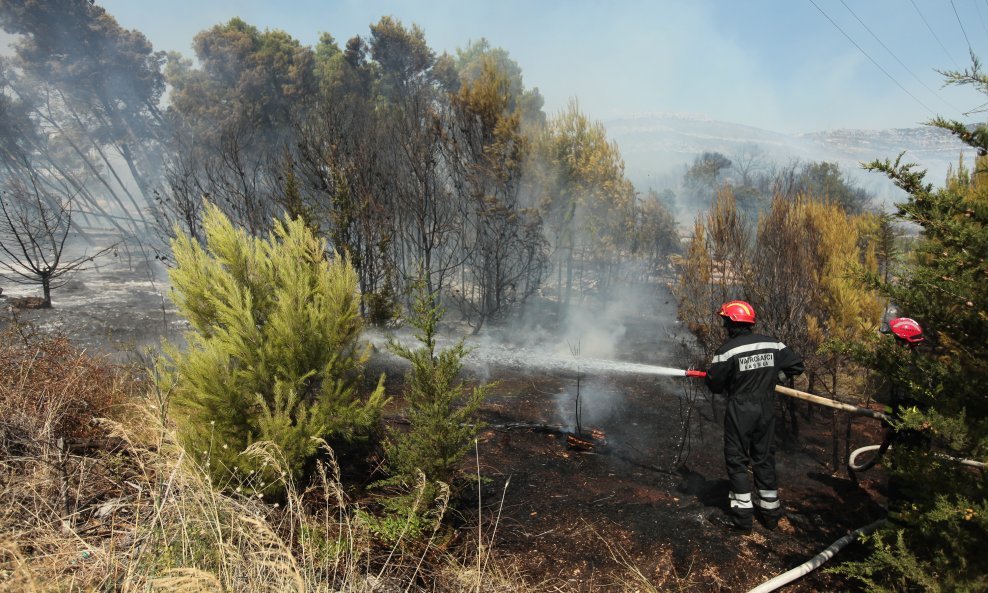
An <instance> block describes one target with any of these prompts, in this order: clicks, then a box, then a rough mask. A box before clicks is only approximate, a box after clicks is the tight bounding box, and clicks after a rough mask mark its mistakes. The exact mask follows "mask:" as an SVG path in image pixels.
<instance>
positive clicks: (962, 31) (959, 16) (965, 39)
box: [950, 0, 974, 52]
mask: <svg viewBox="0 0 988 593" xmlns="http://www.w3.org/2000/svg"><path fill="white" fill-rule="evenodd" d="M950 7H951V8H953V9H954V16H955V17H957V24H958V25H960V26H961V33H963V34H964V41H967V51H969V52H974V50H973V49H971V40H970V39H968V38H967V31H965V30H964V23H962V22H961V15H959V14H957V7H956V6H954V0H950Z"/></svg>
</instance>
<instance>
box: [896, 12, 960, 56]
mask: <svg viewBox="0 0 988 593" xmlns="http://www.w3.org/2000/svg"><path fill="white" fill-rule="evenodd" d="M909 2H910V4H912V5H913V8H915V9H916V14H918V15H919V18H920V19H922V20H923V23H924V24H925V25H926V28H927V29H929V31H930V35H933V38H934V39H936V40H937V43H939V44H940V48H941V49H942V50H943V53H945V54H947V57H948V58H950V61H951V62H953V63H954V66H957V69H958V70H960V67H961V65H960V64H958V63H957V60H955V59H954V56H952V55H950V52H949V51H947V46H945V45H944V44H943V42H942V41H940V38H939V37H937V34H936V31H934V30H933V27H931V26H930V23H929V22H927V20H926V17H925V16H923V13H922V12H920V11H919V7H918V6H916V2H915V1H914V0H909Z"/></svg>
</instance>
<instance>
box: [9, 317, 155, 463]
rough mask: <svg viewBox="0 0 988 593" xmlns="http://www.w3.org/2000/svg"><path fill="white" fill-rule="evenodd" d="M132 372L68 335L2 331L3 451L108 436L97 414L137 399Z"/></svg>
mask: <svg viewBox="0 0 988 593" xmlns="http://www.w3.org/2000/svg"><path fill="white" fill-rule="evenodd" d="M136 385H137V383H136V381H135V377H134V375H133V373H129V372H127V371H125V370H124V369H123V368H121V367H119V366H117V365H114V364H111V363H110V362H108V361H107V360H106V359H103V358H100V357H94V356H92V355H89V354H87V353H85V352H84V351H81V350H78V349H76V348H74V347H73V346H72V345H71V344H70V343H69V341H68V340H67V339H66V338H61V337H27V336H23V335H21V334H19V333H17V332H16V331H15V330H13V329H8V330H7V331H5V332H2V333H0V430H2V435H3V441H2V442H0V447H2V449H0V452H2V453H5V454H7V455H10V454H16V453H17V452H18V447H27V448H36V447H37V446H39V445H41V444H42V443H46V442H54V441H55V440H57V439H65V440H68V441H70V444H73V445H76V446H80V445H84V444H85V442H86V441H90V440H95V439H99V438H105V437H106V436H107V431H106V429H105V428H100V427H99V426H98V425H97V422H96V420H97V419H99V418H114V417H117V416H118V414H119V413H120V412H121V411H122V410H123V409H124V407H125V406H126V405H128V404H131V403H133V400H134V394H135V393H136V389H135V387H136Z"/></svg>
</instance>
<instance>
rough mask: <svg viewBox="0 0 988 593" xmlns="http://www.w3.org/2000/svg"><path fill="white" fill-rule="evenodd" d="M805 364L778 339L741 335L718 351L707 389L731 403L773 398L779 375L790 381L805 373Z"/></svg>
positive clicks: (757, 335)
mask: <svg viewBox="0 0 988 593" xmlns="http://www.w3.org/2000/svg"><path fill="white" fill-rule="evenodd" d="M803 370H804V367H803V360H802V358H800V356H799V355H798V354H796V352H795V351H793V350H792V349H791V348H789V347H788V346H786V345H785V344H783V343H782V342H780V341H778V340H777V339H775V338H771V337H769V336H764V335H761V334H756V333H751V332H742V333H740V334H738V335H736V336H734V337H733V338H731V339H730V340H728V341H727V342H725V343H724V345H723V346H721V347H720V348H718V349H717V352H716V354H715V355H714V359H713V361H712V363H711V365H710V368H709V369H707V387H709V388H710V391H712V392H714V393H725V392H726V394H727V397H728V399H738V400H760V399H762V398H771V396H772V395H773V394H774V393H775V386H776V384H777V383H778V381H779V371H782V372H783V373H785V374H786V376H788V377H794V376H796V375H799V374H801V373H802V372H803Z"/></svg>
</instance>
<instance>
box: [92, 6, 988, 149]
mask: <svg viewBox="0 0 988 593" xmlns="http://www.w3.org/2000/svg"><path fill="white" fill-rule="evenodd" d="M97 4H99V5H101V6H103V7H104V8H106V9H107V11H108V12H109V13H110V14H112V15H114V16H115V17H116V18H117V20H118V22H119V23H120V24H121V25H122V26H124V27H127V28H133V29H138V30H140V31H142V32H143V33H144V34H145V35H147V36H148V38H149V39H150V40H151V42H152V43H153V44H154V46H155V48H156V49H165V50H177V51H180V52H182V53H183V54H186V55H190V56H191V55H192V49H191V42H192V38H193V37H194V36H195V34H196V33H197V32H199V31H201V30H203V29H206V28H209V27H211V26H213V25H215V24H218V23H222V22H226V21H227V20H229V19H230V18H232V17H234V16H239V17H241V18H243V19H244V20H246V21H247V22H249V23H251V24H253V25H255V26H257V27H259V28H261V29H282V30H284V31H287V32H288V33H289V34H291V35H292V36H294V37H295V38H297V39H298V40H300V41H301V42H302V43H304V44H306V45H314V44H315V42H316V41H317V39H318V37H319V34H320V33H322V32H328V33H330V34H332V35H333V37H335V38H336V39H337V41H338V42H339V43H340V45H343V44H344V43H345V41H346V39H348V38H350V37H352V36H354V35H361V36H367V35H368V34H369V26H370V24H371V23H373V22H376V21H377V20H379V19H380V17H381V16H384V15H391V16H394V17H396V18H397V19H399V20H400V21H402V22H403V23H404V24H405V25H411V24H412V23H415V24H418V25H419V26H420V27H422V29H423V30H424V31H425V35H426V39H427V41H428V43H429V45H430V46H431V47H432V48H433V49H435V50H436V51H437V52H442V51H449V52H450V53H454V52H455V51H456V49H457V48H461V47H465V46H466V45H467V44H468V43H469V42H470V41H472V40H476V39H479V38H481V37H485V38H487V39H488V40H489V41H490V43H491V45H493V46H499V47H503V48H504V49H506V50H507V51H508V53H509V54H510V55H511V57H513V58H514V59H515V60H516V61H517V62H518V63H519V64H520V65H521V68H522V72H523V75H524V79H525V85H526V86H528V87H538V88H539V90H540V91H541V92H542V95H543V96H544V97H545V100H546V111H547V112H548V113H549V114H550V115H552V114H555V113H557V112H558V111H559V110H560V109H562V108H563V107H564V106H565V105H566V103H567V102H568V101H569V100H570V99H571V98H577V99H578V100H579V102H580V106H581V108H582V109H583V111H584V112H585V113H587V114H588V115H590V116H591V117H593V118H594V119H599V120H603V121H605V122H606V121H607V120H610V119H614V118H619V117H626V116H631V115H634V114H640V113H654V112H664V113H668V112H676V113H690V114H697V115H701V116H705V117H709V118H712V119H717V120H722V121H729V122H735V123H741V124H747V125H752V126H757V127H761V128H765V129H769V130H775V131H780V132H811V131H817V130H822V129H828V128H887V127H912V126H915V125H917V124H920V123H922V122H924V121H926V120H928V119H930V118H931V117H932V116H934V115H944V116H948V117H952V118H957V119H962V120H965V121H984V119H985V114H983V113H982V114H975V115H973V116H969V117H965V116H963V115H962V113H963V112H965V111H970V110H972V109H976V108H977V107H979V106H981V105H982V104H983V103H984V102H985V100H986V97H985V96H984V95H982V94H979V93H977V92H975V91H974V90H973V89H967V90H965V89H957V88H947V89H943V88H942V77H941V76H940V75H939V74H937V73H936V72H935V69H954V70H956V69H963V68H967V67H969V64H970V59H969V58H968V55H969V52H968V42H970V45H971V47H972V48H973V50H974V52H975V53H976V54H978V55H979V56H981V57H982V58H984V59H986V60H988V0H771V1H770V0H681V1H658V0H655V1H646V0H641V1H628V2H622V1H620V0H612V1H610V2H603V1H592V0H569V1H563V0H541V1H540V0H499V1H481V0H475V1H469V0H459V1H455V2H454V1H450V0H393V1H385V0H321V1H319V0H277V1H276V0H170V1H168V2H161V1H155V2H153V1H151V0H97ZM828 17H829V19H832V20H833V21H834V22H836V23H837V25H839V27H840V29H842V30H843V31H844V33H842V32H841V30H840V29H838V28H837V27H836V26H835V25H834V24H833V23H832V22H831V21H830V20H829V19H828ZM845 33H846V36H845ZM848 37H850V39H849V38H848ZM876 38H877V39H876ZM855 44H856V45H855ZM876 62H877V65H876Z"/></svg>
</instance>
